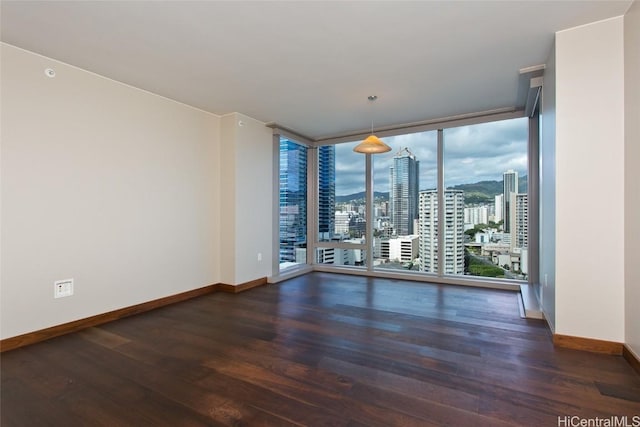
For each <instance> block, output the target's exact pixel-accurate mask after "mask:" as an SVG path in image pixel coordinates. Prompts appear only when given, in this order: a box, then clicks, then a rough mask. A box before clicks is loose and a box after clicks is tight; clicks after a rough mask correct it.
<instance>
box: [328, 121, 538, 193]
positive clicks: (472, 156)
mask: <svg viewBox="0 0 640 427" xmlns="http://www.w3.org/2000/svg"><path fill="white" fill-rule="evenodd" d="M527 128H528V122H527V119H526V118H521V119H512V120H503V121H499V122H490V123H483V124H479V125H472V126H462V127H458V128H449V129H445V131H444V158H445V160H444V162H445V185H447V186H451V185H457V184H467V183H473V182H478V181H485V180H501V179H502V173H503V172H504V171H506V170H509V169H514V170H516V171H518V173H519V175H520V176H523V175H526V174H527V172H526V171H527ZM436 139H437V132H436V131H431V132H422V133H414V134H408V135H399V136H394V137H387V138H383V140H384V141H385V142H386V143H387V144H388V145H389V146H390V147H391V149H392V150H391V151H390V152H389V153H385V154H377V155H374V156H373V168H374V190H375V191H388V190H389V166H391V165H392V163H393V156H394V155H395V153H397V152H398V151H399V150H401V149H402V148H404V147H407V148H409V150H410V151H411V152H412V153H413V154H414V155H415V156H416V159H417V160H419V161H420V189H425V188H434V187H435V186H436ZM358 143H359V141H357V142H354V143H346V144H339V145H337V146H336V194H337V195H346V194H353V193H357V192H360V191H364V159H365V156H364V155H362V154H358V153H354V152H353V147H354V146H355V145H357V144H358Z"/></svg>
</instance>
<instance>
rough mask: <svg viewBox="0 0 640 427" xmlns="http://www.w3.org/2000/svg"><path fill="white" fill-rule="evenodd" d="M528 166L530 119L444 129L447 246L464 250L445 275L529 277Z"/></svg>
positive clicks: (456, 251)
mask: <svg viewBox="0 0 640 427" xmlns="http://www.w3.org/2000/svg"><path fill="white" fill-rule="evenodd" d="M527 168H528V120H527V119H526V118H519V119H512V120H503V121H499V122H489V123H482V124H477V125H472V126H464V127H456V128H450V129H445V130H444V187H445V191H444V193H445V200H446V202H447V215H446V218H447V219H446V228H445V229H446V233H447V234H446V240H445V242H446V243H445V248H446V250H447V251H453V252H454V253H455V254H456V255H457V256H459V255H460V251H459V248H463V249H464V253H463V255H464V268H463V269H462V270H461V269H460V268H459V266H455V267H454V268H449V267H447V268H446V270H445V274H466V275H470V276H481V277H498V278H508V279H525V278H526V275H527V272H528V266H527V262H526V260H527V257H528V253H527V251H528V245H527V241H528V237H527V235H528V232H527V231H528V196H527V177H528V173H527ZM448 256H449V254H447V258H446V260H447V265H449V257H448Z"/></svg>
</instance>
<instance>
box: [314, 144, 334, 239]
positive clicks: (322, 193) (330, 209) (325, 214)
mask: <svg viewBox="0 0 640 427" xmlns="http://www.w3.org/2000/svg"><path fill="white" fill-rule="evenodd" d="M335 210H336V147H335V145H324V146H322V147H320V148H318V240H320V241H323V240H329V239H331V236H332V234H333V233H334V231H335Z"/></svg>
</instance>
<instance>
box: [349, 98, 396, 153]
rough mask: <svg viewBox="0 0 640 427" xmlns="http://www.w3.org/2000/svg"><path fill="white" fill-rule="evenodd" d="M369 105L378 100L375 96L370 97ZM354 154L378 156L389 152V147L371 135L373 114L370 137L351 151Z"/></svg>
mask: <svg viewBox="0 0 640 427" xmlns="http://www.w3.org/2000/svg"><path fill="white" fill-rule="evenodd" d="M367 99H368V100H369V103H371V105H372V106H373V101H375V100H376V99H378V97H377V96H375V95H370V96H369V97H368V98H367ZM353 151H355V152H356V153H362V154H378V153H386V152H387V151H391V147H389V146H388V145H387V144H385V143H384V142H382V140H381V139H380V138H378V137H377V136H375V135H374V134H373V114H372V118H371V135H369V136H368V137H367V139H365V140H364V141H362V142H361V143H360V144H358V145H356V146H355V148H354V149H353Z"/></svg>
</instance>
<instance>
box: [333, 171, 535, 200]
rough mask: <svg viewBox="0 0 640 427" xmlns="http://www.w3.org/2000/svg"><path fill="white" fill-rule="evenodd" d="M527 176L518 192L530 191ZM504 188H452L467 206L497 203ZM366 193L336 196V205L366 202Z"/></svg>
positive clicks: (382, 195)
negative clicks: (497, 197) (460, 193)
mask: <svg viewBox="0 0 640 427" xmlns="http://www.w3.org/2000/svg"><path fill="white" fill-rule="evenodd" d="M527 182H528V181H527V176H526V175H525V176H523V177H520V179H519V180H518V192H520V193H526V192H527V189H528V185H527ZM503 187H504V182H503V181H479V182H474V183H471V184H459V185H454V186H452V187H451V188H452V189H454V190H463V191H464V202H465V204H473V203H492V202H494V201H495V196H497V195H498V194H502V191H503ZM364 196H365V192H364V191H361V192H359V193H354V194H347V195H342V196H336V203H345V202H355V201H358V200H362V201H363V200H364ZM373 197H374V199H376V200H384V201H386V200H389V193H387V192H380V191H375V192H374V193H373Z"/></svg>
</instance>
